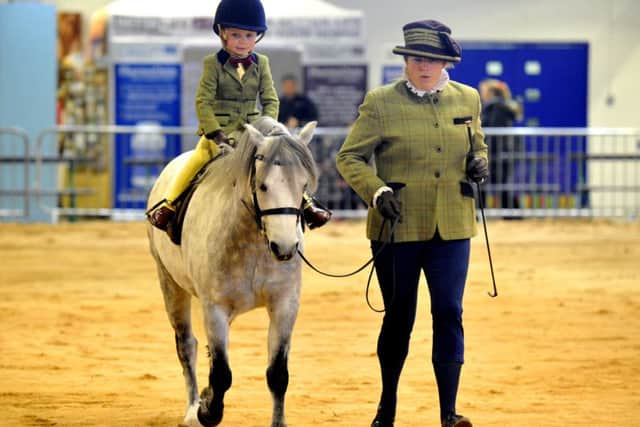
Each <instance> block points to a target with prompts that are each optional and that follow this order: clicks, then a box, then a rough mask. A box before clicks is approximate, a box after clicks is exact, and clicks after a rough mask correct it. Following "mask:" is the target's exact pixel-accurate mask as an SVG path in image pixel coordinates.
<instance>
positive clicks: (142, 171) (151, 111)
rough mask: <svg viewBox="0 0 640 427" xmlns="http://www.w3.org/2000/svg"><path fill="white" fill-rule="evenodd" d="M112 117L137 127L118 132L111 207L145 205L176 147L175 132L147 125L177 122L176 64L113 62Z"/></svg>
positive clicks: (175, 123) (177, 86)
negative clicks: (129, 131)
mask: <svg viewBox="0 0 640 427" xmlns="http://www.w3.org/2000/svg"><path fill="white" fill-rule="evenodd" d="M114 80H115V122H116V124H117V125H126V126H138V127H140V129H141V130H145V131H146V132H140V133H137V134H133V135H117V136H116V145H115V171H114V174H115V178H114V203H113V205H114V207H115V208H144V206H145V203H146V198H147V194H148V192H149V190H150V189H151V186H152V185H153V183H154V181H155V179H156V177H157V176H158V175H159V174H160V171H161V170H162V167H163V166H164V161H167V162H168V161H169V160H170V159H171V158H173V157H175V156H176V155H177V154H179V152H180V146H181V144H180V136H179V135H163V134H161V133H152V132H149V130H153V129H159V128H160V127H162V126H180V117H181V116H180V82H181V67H180V65H179V64H116V65H115V79H114Z"/></svg>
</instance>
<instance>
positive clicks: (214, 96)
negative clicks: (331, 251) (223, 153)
mask: <svg viewBox="0 0 640 427" xmlns="http://www.w3.org/2000/svg"><path fill="white" fill-rule="evenodd" d="M266 30H267V25H266V18H265V14H264V8H263V7H262V3H261V2H260V0H222V1H221V2H220V4H219V5H218V9H217V10H216V14H215V17H214V20H213V31H214V32H215V33H216V34H217V35H218V36H219V37H220V41H221V43H222V49H221V50H220V51H219V52H218V53H217V54H215V55H209V56H207V57H206V58H205V59H204V70H203V74H202V79H201V80H200V86H199V87H198V91H197V93H196V112H197V114H198V120H199V122H200V125H199V128H198V135H200V136H201V138H200V140H199V141H198V144H197V145H196V148H195V150H194V152H193V153H192V154H191V156H190V157H189V159H188V160H187V162H186V163H185V165H184V166H183V167H182V169H181V170H180V171H178V173H177V174H176V176H175V177H174V178H173V180H172V182H171V184H170V185H169V188H168V190H167V193H166V197H165V200H164V202H163V204H162V205H161V206H160V207H159V208H158V209H156V210H155V211H153V212H151V214H150V215H149V222H150V223H151V224H152V225H154V226H155V227H157V228H159V229H161V230H166V229H167V226H168V224H169V222H170V221H171V219H172V218H173V216H174V215H175V207H174V205H173V203H174V201H175V200H176V199H177V198H178V197H179V196H180V194H182V192H183V191H184V190H185V189H186V188H187V186H188V185H189V182H191V180H192V179H193V177H194V176H195V175H196V173H197V172H198V171H199V170H200V169H201V168H202V167H203V166H204V165H205V164H206V163H207V162H208V161H209V160H211V159H212V158H214V157H216V156H217V155H218V154H219V152H220V149H219V148H218V145H217V144H219V143H221V142H229V141H230V140H229V138H228V137H227V134H230V135H231V134H232V133H238V132H240V131H241V130H242V126H243V124H245V123H249V122H251V121H253V120H254V119H256V118H258V117H259V116H260V112H259V111H258V109H257V108H256V99H257V98H258V96H259V101H260V104H261V106H262V114H263V115H265V116H270V117H272V118H274V119H277V117H278V107H279V101H278V95H277V93H276V89H275V87H274V85H273V79H272V77H271V69H270V67H269V59H268V58H267V57H266V56H265V55H261V54H258V53H255V52H253V48H254V46H255V45H256V43H257V42H258V41H260V39H261V38H262V36H263V35H264V33H265V31H266ZM304 199H305V200H304V218H305V221H306V222H307V224H308V225H309V228H316V227H321V226H322V225H324V224H325V223H326V222H327V221H329V219H330V217H331V213H330V212H328V211H326V210H323V209H320V208H317V207H315V206H314V204H313V200H312V198H311V197H310V196H308V195H306V194H305V197H304Z"/></svg>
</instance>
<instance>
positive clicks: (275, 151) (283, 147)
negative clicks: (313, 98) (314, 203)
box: [207, 117, 318, 192]
mask: <svg viewBox="0 0 640 427" xmlns="http://www.w3.org/2000/svg"><path fill="white" fill-rule="evenodd" d="M251 124H252V125H253V126H254V127H255V128H256V129H257V130H259V131H260V132H261V133H262V134H263V135H265V137H266V138H267V141H268V146H267V149H266V150H265V151H264V153H263V156H264V158H263V159H262V160H263V161H264V167H262V168H260V171H261V172H260V176H256V179H258V180H261V178H262V176H264V175H266V174H268V173H269V170H270V168H271V167H273V166H274V165H278V166H282V167H284V170H285V173H286V171H287V169H288V170H290V171H291V173H293V171H294V170H296V169H297V168H302V169H303V170H304V171H305V172H306V173H307V174H308V176H309V181H308V187H309V191H311V192H313V191H315V189H316V187H317V183H318V170H317V168H316V163H315V161H314V159H313V155H312V154H311V151H310V150H309V148H308V147H307V145H305V144H303V143H301V142H299V141H298V140H297V139H296V138H295V137H294V136H292V135H291V134H290V133H289V131H288V130H287V128H286V127H285V126H284V125H282V124H281V123H279V122H278V121H276V120H274V119H271V118H269V117H261V118H259V119H257V120H256V121H254V122H252V123H251ZM250 136H251V134H250V133H249V132H248V131H246V130H245V131H244V132H243V133H242V136H241V137H240V139H239V140H238V142H237V145H236V146H235V149H234V150H233V152H231V153H230V154H228V155H227V156H226V157H224V158H222V159H220V160H219V161H215V162H213V163H212V165H209V166H210V167H209V169H208V171H207V175H209V174H215V175H217V176H218V177H220V178H222V179H229V178H231V177H233V180H234V182H236V183H240V182H247V181H248V179H249V177H250V175H251V169H252V167H253V164H254V157H255V154H256V150H257V148H256V145H255V144H254V143H253V142H252V141H251V140H250ZM225 177H226V178H225ZM242 187H244V186H242V185H236V188H242Z"/></svg>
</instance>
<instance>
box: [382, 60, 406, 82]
mask: <svg viewBox="0 0 640 427" xmlns="http://www.w3.org/2000/svg"><path fill="white" fill-rule="evenodd" d="M403 71H404V65H384V66H383V67H382V84H383V85H386V84H388V83H391V82H394V81H396V80H398V79H399V78H401V77H402V72H403Z"/></svg>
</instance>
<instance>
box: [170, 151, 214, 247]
mask: <svg viewBox="0 0 640 427" xmlns="http://www.w3.org/2000/svg"><path fill="white" fill-rule="evenodd" d="M215 159H217V157H216V158H214V159H211V160H209V161H208V162H207V163H205V165H204V166H203V167H202V168H201V169H200V170H199V171H198V173H197V174H196V176H195V177H194V178H193V179H192V180H191V182H190V183H189V185H188V186H187V188H186V189H185V190H184V191H183V192H182V194H180V196H179V197H178V198H177V199H176V200H175V202H173V206H174V207H175V209H176V214H175V215H174V216H173V218H172V219H171V220H169V223H168V224H167V235H168V236H169V238H170V239H171V241H172V242H173V243H174V244H176V245H178V246H180V244H181V243H182V226H183V225H184V218H185V216H186V215H187V209H188V208H189V202H190V201H191V197H192V196H193V193H195V191H196V189H197V188H198V185H200V183H201V182H202V178H203V177H204V175H205V172H206V171H207V168H208V167H209V165H210V164H211V163H212V162H213V161H214V160H215Z"/></svg>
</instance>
